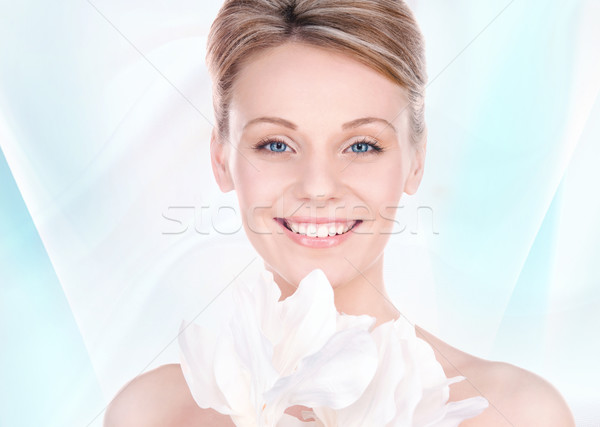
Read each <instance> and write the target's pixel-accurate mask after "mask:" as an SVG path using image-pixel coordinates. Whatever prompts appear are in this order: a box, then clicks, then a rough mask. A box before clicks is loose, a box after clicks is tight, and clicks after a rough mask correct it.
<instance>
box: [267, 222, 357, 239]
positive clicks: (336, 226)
mask: <svg viewBox="0 0 600 427" xmlns="http://www.w3.org/2000/svg"><path fill="white" fill-rule="evenodd" d="M275 220H276V221H277V222H279V223H280V224H282V225H283V226H284V227H285V228H287V229H288V230H290V231H291V232H292V233H295V234H299V235H301V236H307V237H317V238H324V237H332V236H336V235H342V234H346V233H347V232H349V231H350V230H352V229H353V228H354V227H356V226H357V225H358V224H360V223H361V222H362V220H360V219H358V220H352V221H343V222H340V221H332V222H327V223H320V224H317V223H312V222H296V221H292V220H289V219H287V218H275Z"/></svg>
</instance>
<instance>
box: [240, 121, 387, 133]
mask: <svg viewBox="0 0 600 427" xmlns="http://www.w3.org/2000/svg"><path fill="white" fill-rule="evenodd" d="M373 122H380V123H384V124H386V125H387V126H389V127H390V128H391V129H392V130H393V131H394V133H398V131H397V130H396V128H395V127H394V125H393V124H391V123H390V122H388V121H387V120H384V119H381V118H379V117H361V118H359V119H354V120H350V121H349V122H347V123H344V124H343V125H342V130H348V129H353V128H356V127H359V126H362V125H366V124H369V123H373ZM255 123H274V124H277V125H281V126H284V127H286V128H289V129H292V130H296V129H298V126H297V125H295V124H294V123H292V122H290V121H288V120H285V119H282V118H281V117H257V118H255V119H252V120H250V121H249V122H248V123H246V124H245V125H244V128H243V129H246V128H247V127H248V126H250V125H253V124H255Z"/></svg>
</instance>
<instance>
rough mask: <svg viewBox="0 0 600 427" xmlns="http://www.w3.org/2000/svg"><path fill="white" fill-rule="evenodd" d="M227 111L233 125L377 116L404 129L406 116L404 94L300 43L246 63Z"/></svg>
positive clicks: (347, 60) (358, 66)
mask: <svg viewBox="0 0 600 427" xmlns="http://www.w3.org/2000/svg"><path fill="white" fill-rule="evenodd" d="M230 106H231V110H232V111H231V113H232V114H231V119H232V121H238V122H246V121H248V120H251V119H252V118H254V117H256V116H262V115H274V116H283V117H285V118H290V119H291V120H297V121H300V122H301V121H302V120H304V121H305V122H306V123H307V124H311V125H314V124H315V123H324V122H331V121H339V122H345V121H348V120H352V119H355V118H357V117H365V116H377V117H381V118H383V119H385V120H388V121H391V122H393V123H394V124H395V125H398V126H399V127H406V123H407V116H408V108H405V107H407V106H408V97H407V94H406V90H405V89H404V88H402V87H401V86H399V85H397V84H395V83H394V82H392V81H391V80H389V79H387V78H386V77H384V76H383V75H382V74H380V73H378V72H377V71H375V70H374V69H372V68H370V67H368V66H366V65H364V64H362V63H360V62H358V61H357V60H355V59H354V58H352V57H350V56H347V55H345V54H341V53H337V52H332V51H331V50H325V49H322V48H318V47H314V46H310V45H307V44H301V43H286V44H284V45H281V46H278V47H275V48H271V49H268V50H265V51H263V52H260V53H259V54H257V55H256V56H255V57H253V58H251V59H250V60H249V61H248V62H246V63H245V64H244V66H243V67H242V69H241V70H240V73H239V74H238V76H237V78H236V81H235V83H234V87H233V93H232V99H231V104H230ZM286 116H289V117H286ZM232 124H233V123H232ZM237 124H239V123H237ZM234 125H235V124H234Z"/></svg>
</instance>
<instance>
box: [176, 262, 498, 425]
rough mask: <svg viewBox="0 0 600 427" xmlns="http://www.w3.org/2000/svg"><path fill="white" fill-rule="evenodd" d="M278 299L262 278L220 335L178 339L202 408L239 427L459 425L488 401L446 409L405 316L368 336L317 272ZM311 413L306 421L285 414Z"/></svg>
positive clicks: (441, 379) (441, 381) (443, 381)
mask: <svg viewBox="0 0 600 427" xmlns="http://www.w3.org/2000/svg"><path fill="white" fill-rule="evenodd" d="M280 297H281V293H280V291H279V287H278V286H277V284H276V283H275V282H274V280H273V276H272V274H271V273H270V272H267V271H264V272H263V273H262V274H261V276H260V278H259V280H258V281H257V282H256V283H255V284H254V287H253V288H252V289H251V288H249V287H247V286H240V287H238V288H236V289H235V293H234V303H235V310H234V314H233V316H232V318H231V320H230V322H229V325H228V326H229V327H228V328H226V329H225V332H224V333H223V334H221V335H220V336H219V337H215V336H214V335H212V334H211V333H210V332H209V331H208V329H206V328H203V327H202V326H200V325H197V324H192V325H190V326H189V327H188V328H187V329H186V330H185V331H182V333H181V334H180V355H181V366H182V370H183V373H184V376H185V379H186V381H187V383H188V386H189V388H190V391H191V392H192V396H193V397H194V399H195V401H196V402H197V403H198V405H199V406H200V407H202V408H209V407H210V408H213V409H215V410H216V411H218V412H221V413H223V414H227V415H230V416H231V418H232V420H233V422H234V423H235V424H236V426H240V427H263V426H268V427H275V426H277V427H300V426H302V427H337V426H344V427H359V426H386V427H415V426H416V427H433V426H435V427H455V426H457V425H458V424H459V423H460V422H462V421H463V420H465V419H467V418H472V417H474V416H476V415H478V414H479V413H481V412H482V411H483V410H484V409H485V408H486V407H487V406H488V402H487V400H486V399H485V398H483V397H474V398H470V399H465V400H462V401H459V402H450V403H447V401H448V398H449V395H450V391H449V385H450V384H452V383H454V382H457V381H461V380H464V379H465V378H464V377H454V378H446V376H445V374H444V371H443V369H442V366H441V365H440V364H439V362H438V361H437V360H436V358H435V354H434V352H433V349H432V348H431V346H429V344H428V343H427V342H425V341H424V340H422V339H420V338H418V337H417V336H416V331H415V328H414V326H413V325H410V324H409V323H408V321H406V320H405V319H403V318H400V319H398V320H396V321H390V322H387V323H384V324H382V325H380V326H378V327H377V328H375V329H372V328H373V326H374V324H375V319H374V318H373V317H371V316H366V315H363V316H351V315H346V314H340V313H338V312H337V310H336V308H335V305H334V299H333V290H332V288H331V285H330V284H329V281H328V280H327V277H326V276H325V274H324V273H323V272H322V271H321V270H318V269H317V270H313V271H312V272H311V273H310V274H308V275H307V276H306V277H305V278H304V279H303V280H302V281H301V282H300V284H299V286H298V289H297V290H296V292H295V293H294V294H293V295H292V296H290V297H288V298H287V299H285V300H284V301H279V298H280ZM295 405H302V406H306V407H308V408H313V409H312V410H311V411H305V413H304V414H303V415H305V419H307V418H309V419H310V417H312V419H314V420H312V421H308V422H305V421H301V420H299V419H297V418H295V417H293V416H290V415H288V414H285V413H284V411H285V410H286V409H287V408H289V407H291V406H295Z"/></svg>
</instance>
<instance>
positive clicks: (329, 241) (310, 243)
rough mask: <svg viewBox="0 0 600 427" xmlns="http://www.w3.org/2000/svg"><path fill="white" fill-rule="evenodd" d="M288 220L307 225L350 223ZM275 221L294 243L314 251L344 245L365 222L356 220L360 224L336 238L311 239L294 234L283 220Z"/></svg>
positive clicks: (325, 220)
mask: <svg viewBox="0 0 600 427" xmlns="http://www.w3.org/2000/svg"><path fill="white" fill-rule="evenodd" d="M286 219H289V220H292V221H294V222H306V223H313V224H325V223H328V222H337V223H344V224H345V223H348V220H340V219H338V220H337V221H336V220H333V219H330V218H309V217H291V218H286ZM273 220H274V221H275V222H276V223H277V224H279V226H280V227H281V228H282V229H283V232H284V234H285V235H286V236H288V237H289V238H290V239H291V240H292V241H293V242H295V243H297V244H299V245H301V246H305V247H308V248H313V249H324V248H331V247H334V246H337V245H339V244H341V243H343V242H344V241H345V240H346V239H348V238H349V237H350V236H351V233H353V232H354V229H355V228H356V227H359V226H360V225H361V224H362V222H363V221H362V220H356V221H358V222H357V223H356V224H355V225H354V226H353V227H352V228H351V229H350V230H348V231H347V232H345V233H344V234H336V235H334V236H326V237H309V236H304V235H302V234H297V233H294V232H293V231H291V230H289V229H288V228H287V227H286V226H285V225H284V223H283V221H284V219H283V218H273Z"/></svg>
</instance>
